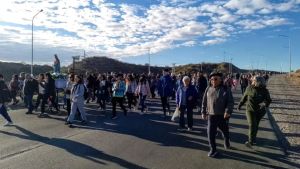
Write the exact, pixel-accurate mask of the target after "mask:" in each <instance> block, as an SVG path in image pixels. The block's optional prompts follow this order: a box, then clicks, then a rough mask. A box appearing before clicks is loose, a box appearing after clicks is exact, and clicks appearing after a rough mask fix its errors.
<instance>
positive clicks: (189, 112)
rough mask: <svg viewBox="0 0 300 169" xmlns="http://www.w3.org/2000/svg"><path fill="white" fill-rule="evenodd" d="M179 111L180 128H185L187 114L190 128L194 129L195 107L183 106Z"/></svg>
mask: <svg viewBox="0 0 300 169" xmlns="http://www.w3.org/2000/svg"><path fill="white" fill-rule="evenodd" d="M179 111H180V119H179V126H180V127H182V128H183V127H185V120H184V114H185V112H186V114H187V122H188V127H189V128H192V127H193V107H189V106H185V105H181V106H180V107H179Z"/></svg>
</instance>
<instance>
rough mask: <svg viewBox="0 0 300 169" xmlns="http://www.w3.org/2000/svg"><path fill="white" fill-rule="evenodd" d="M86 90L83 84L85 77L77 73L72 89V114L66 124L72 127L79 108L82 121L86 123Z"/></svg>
mask: <svg viewBox="0 0 300 169" xmlns="http://www.w3.org/2000/svg"><path fill="white" fill-rule="evenodd" d="M84 90H86V89H85V86H84V84H83V78H82V77H80V76H78V75H76V76H75V85H74V86H73V88H72V90H71V101H72V105H71V114H70V115H69V117H68V120H67V122H66V124H69V125H70V127H72V122H73V120H74V118H75V115H76V112H77V109H78V110H79V112H80V115H81V119H82V120H83V121H82V123H83V124H85V123H86V120H87V119H86V116H85V110H84Z"/></svg>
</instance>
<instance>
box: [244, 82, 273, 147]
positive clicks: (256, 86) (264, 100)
mask: <svg viewBox="0 0 300 169" xmlns="http://www.w3.org/2000/svg"><path fill="white" fill-rule="evenodd" d="M251 81H252V82H251V85H250V86H248V87H247V88H246V91H245V93H244V95H243V97H242V99H241V101H240V103H239V105H238V110H240V108H241V107H242V106H243V105H244V104H245V103H246V116H247V121H248V124H249V133H248V141H246V142H245V145H246V146H247V147H250V148H251V147H252V145H255V144H256V135H257V131H258V125H259V122H260V120H261V119H262V118H263V117H264V116H265V114H266V111H267V109H268V107H269V105H270V104H271V102H272V100H271V97H270V93H269V91H268V89H267V88H266V82H265V79H264V78H263V77H262V76H254V77H253V78H252V80H251Z"/></svg>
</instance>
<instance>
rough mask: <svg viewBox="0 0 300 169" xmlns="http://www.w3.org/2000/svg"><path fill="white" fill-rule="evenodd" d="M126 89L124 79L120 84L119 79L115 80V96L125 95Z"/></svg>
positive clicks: (113, 88)
mask: <svg viewBox="0 0 300 169" xmlns="http://www.w3.org/2000/svg"><path fill="white" fill-rule="evenodd" d="M125 90H126V86H125V82H124V81H120V82H119V83H118V84H117V81H116V82H114V84H113V87H112V91H113V97H124V94H125Z"/></svg>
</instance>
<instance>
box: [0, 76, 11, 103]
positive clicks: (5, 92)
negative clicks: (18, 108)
mask: <svg viewBox="0 0 300 169" xmlns="http://www.w3.org/2000/svg"><path fill="white" fill-rule="evenodd" d="M7 98H11V97H10V93H9V89H8V87H7V85H6V84H5V82H4V80H0V104H4V103H5V101H6V100H7Z"/></svg>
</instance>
